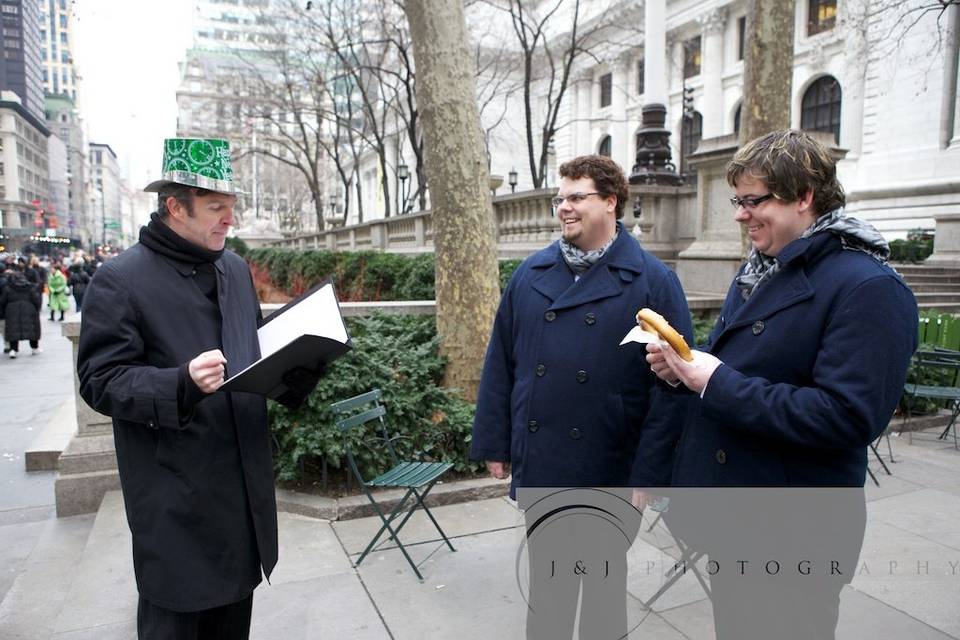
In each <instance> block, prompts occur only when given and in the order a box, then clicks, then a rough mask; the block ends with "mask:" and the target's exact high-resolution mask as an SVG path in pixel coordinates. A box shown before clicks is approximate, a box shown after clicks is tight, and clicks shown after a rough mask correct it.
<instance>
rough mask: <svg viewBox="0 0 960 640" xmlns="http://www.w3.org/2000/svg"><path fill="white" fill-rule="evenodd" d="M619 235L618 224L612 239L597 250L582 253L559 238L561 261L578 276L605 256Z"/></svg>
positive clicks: (579, 249) (578, 248) (581, 250)
mask: <svg viewBox="0 0 960 640" xmlns="http://www.w3.org/2000/svg"><path fill="white" fill-rule="evenodd" d="M619 235H620V225H619V224H618V225H617V228H616V229H614V231H613V237H612V238H610V241H609V242H607V244H605V245H603V246H602V247H600V248H599V249H593V250H592V251H584V250H583V249H581V248H580V247H578V246H576V245H574V244H570V243H569V242H567V241H566V240H564V239H563V238H560V253H562V254H563V259H564V261H565V262H566V263H567V266H569V267H570V269H571V270H572V271H573V272H574V273H575V274H576V275H577V276H579V275H580V274H581V273H583V272H584V271H586V270H587V269H589V268H590V267H592V266H593V265H595V264H596V263H597V261H599V260H600V258H602V257H603V256H604V255H606V253H607V251H608V250H609V249H610V247H611V245H613V243H614V242H616V241H617V236H619Z"/></svg>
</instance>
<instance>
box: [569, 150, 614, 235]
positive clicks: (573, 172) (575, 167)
mask: <svg viewBox="0 0 960 640" xmlns="http://www.w3.org/2000/svg"><path fill="white" fill-rule="evenodd" d="M560 177H562V178H569V179H571V180H579V179H580V178H590V179H591V180H593V184H594V185H595V186H596V188H597V191H598V192H599V193H601V194H603V196H605V197H606V196H616V197H617V207H616V208H617V220H619V219H620V218H622V217H623V208H624V206H626V204H627V177H626V176H625V175H624V174H623V169H621V168H620V165H618V164H617V163H616V162H614V161H613V160H611V159H610V158H608V157H606V156H598V155H589V156H580V157H578V158H574V159H573V160H568V161H567V162H564V163H563V164H562V165H560Z"/></svg>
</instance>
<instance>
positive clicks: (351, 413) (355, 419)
mask: <svg viewBox="0 0 960 640" xmlns="http://www.w3.org/2000/svg"><path fill="white" fill-rule="evenodd" d="M380 395H381V394H380V390H379V389H374V390H373V391H368V392H367V393H364V394H361V395H359V396H355V397H353V398H350V399H349V400H342V401H340V402H335V403H334V404H332V405H330V409H331V410H332V411H333V414H334V417H336V418H338V419H337V422H336V425H337V427H338V428H339V429H340V431H341V433H342V434H343V439H344V449H345V450H346V453H347V461H348V462H349V464H350V470H351V471H352V472H353V475H354V477H356V479H357V481H358V482H359V483H360V487H361V488H362V489H363V492H364V494H366V496H367V499H368V500H370V504H371V505H373V509H374V511H376V512H377V515H378V516H380V520H381V521H382V522H383V525H382V526H381V527H380V530H379V531H377V535H375V536H373V540H371V541H370V544H368V545H367V548H366V549H364V550H363V553H361V554H360V557H359V558H358V559H357V562H356V565H355V566H360V563H361V562H363V559H364V558H366V557H367V555H368V554H369V553H370V552H371V551H372V550H373V549H374V547H375V546H376V544H377V542H378V541H379V540H380V537H381V536H382V535H383V534H384V532H385V531H386V532H389V534H390V536H389V538H388V539H389V540H393V542H394V543H395V544H396V545H397V547H398V548H399V549H400V551H401V552H402V553H403V557H405V558H406V559H407V562H408V563H410V568H412V569H413V572H414V573H415V574H417V579H419V580H420V581H421V582H423V575H421V573H420V570H419V569H418V568H417V565H416V564H415V563H414V562H413V560H412V559H411V558H410V554H409V553H407V550H406V548H405V547H404V546H403V543H402V542H400V537H399V533H400V530H401V529H403V526H404V525H405V524H407V522H408V521H409V520H410V516H412V515H413V512H414V511H416V510H417V507H420V508H421V509H423V511H424V513H426V514H427V517H428V518H430V521H431V522H433V525H434V526H435V527H436V528H437V531H439V532H440V536H441V537H442V538H443V541H444V542H446V543H447V546H448V547H450V550H451V551H456V549H454V548H453V545H452V544H451V543H450V540H449V539H448V538H447V535H446V534H445V533H444V532H443V529H441V528H440V525H439V524H438V523H437V519H436V518H434V517H433V514H432V513H431V512H430V509H429V508H427V505H426V504H425V503H424V500H425V499H426V497H427V494H429V493H430V490H431V489H433V485H435V484H436V483H437V481H438V480H439V479H440V477H441V476H442V475H443V474H444V473H446V472H447V470H449V469H450V468H451V467H452V466H453V463H450V462H414V461H402V460H400V459H399V458H398V457H397V452H396V449H395V448H394V446H393V442H394V440H396V438H391V437H390V435H389V434H388V433H387V423H386V421H385V420H384V419H383V417H384V415H386V413H387V409H386V407H384V406H383V405H382V404H380ZM377 420H378V421H379V422H380V431H381V435H380V436H379V437H380V439H382V440H383V442H384V444H385V445H386V447H387V450H388V451H389V455H390V458H391V459H392V461H393V467H391V469H390V470H389V471H387V472H386V473H382V474H380V475H378V476H377V477H375V478H373V479H372V480H365V479H364V477H363V474H362V473H360V468H359V467H358V466H357V461H356V459H355V458H354V455H353V449H352V447H351V444H350V438H349V431H350V430H351V429H355V428H356V429H359V428H364V427H366V425H367V424H368V423H370V422H373V421H377ZM371 488H393V489H406V493H405V494H404V495H403V498H402V499H401V500H400V501H399V502H398V503H397V505H396V506H395V507H394V508H393V509H392V510H391V511H390V513H389V515H385V514H384V511H385V510H384V509H383V508H381V507H380V505H379V504H378V503H377V501H376V499H375V498H374V496H373V493H372V492H371V491H370V489H371ZM411 498H412V500H411ZM408 502H412V504H411V506H410V507H409V509H405V507H406V506H407V504H408ZM404 514H405V515H404ZM401 515H403V519H402V520H401V521H400V524H399V525H397V526H396V528H394V527H393V526H392V525H393V522H394V521H395V520H396V519H397V518H398V517H400V516H401Z"/></svg>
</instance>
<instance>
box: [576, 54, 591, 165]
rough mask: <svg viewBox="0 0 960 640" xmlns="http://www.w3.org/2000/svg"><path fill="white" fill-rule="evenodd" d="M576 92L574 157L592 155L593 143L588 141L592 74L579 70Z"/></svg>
mask: <svg viewBox="0 0 960 640" xmlns="http://www.w3.org/2000/svg"><path fill="white" fill-rule="evenodd" d="M575 86H576V90H577V128H576V131H577V135H576V137H575V138H574V149H573V153H574V155H575V156H579V155H583V154H586V153H593V151H592V149H593V141H592V140H591V139H590V128H591V127H590V125H591V122H590V114H592V113H593V109H591V107H592V106H593V105H591V104H590V99H591V98H592V97H593V74H592V73H591V72H590V71H587V70H581V71H580V72H578V73H577V75H576V84H575Z"/></svg>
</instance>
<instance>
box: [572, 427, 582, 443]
mask: <svg viewBox="0 0 960 640" xmlns="http://www.w3.org/2000/svg"><path fill="white" fill-rule="evenodd" d="M570 437H571V438H572V439H574V440H579V439H580V429H577V428H576V427H574V428H573V429H570Z"/></svg>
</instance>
